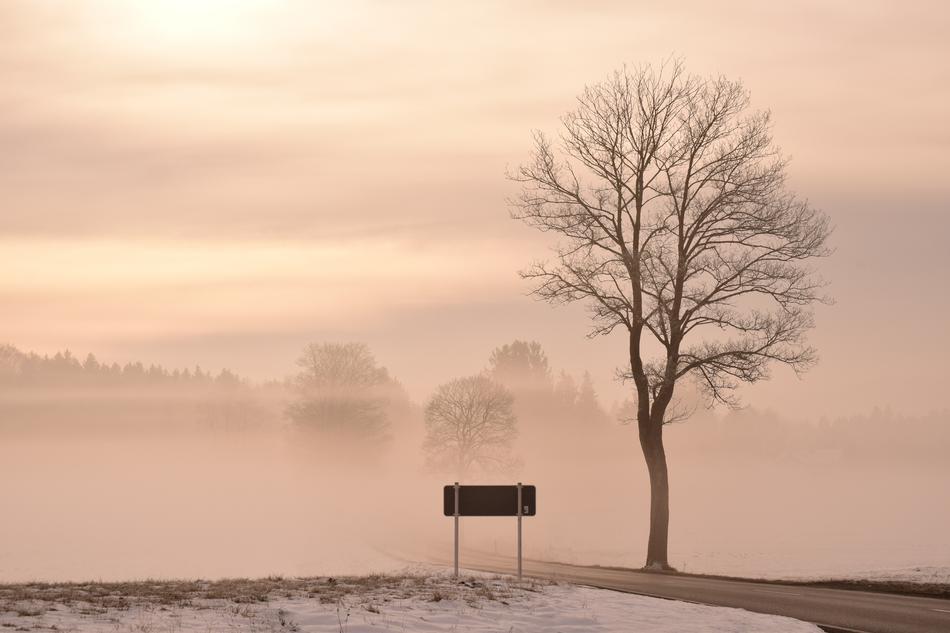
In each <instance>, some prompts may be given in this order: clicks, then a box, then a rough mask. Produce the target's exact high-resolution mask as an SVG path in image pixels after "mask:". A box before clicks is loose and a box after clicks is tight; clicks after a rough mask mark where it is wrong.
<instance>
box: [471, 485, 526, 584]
mask: <svg viewBox="0 0 950 633" xmlns="http://www.w3.org/2000/svg"><path fill="white" fill-rule="evenodd" d="M455 494H456V495H458V493H457V492H456V493H455ZM456 498H457V497H456ZM523 509H524V506H523V505H522V503H521V482H520V481H519V482H518V582H521V515H522V510H523ZM457 520H458V519H456V521H457Z"/></svg>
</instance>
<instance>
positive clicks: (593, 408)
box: [577, 371, 604, 422]
mask: <svg viewBox="0 0 950 633" xmlns="http://www.w3.org/2000/svg"><path fill="white" fill-rule="evenodd" d="M577 408H578V410H579V412H580V414H581V415H582V416H584V417H585V418H586V421H587V422H598V421H600V419H602V418H603V417H604V410H603V409H602V408H601V406H600V401H599V400H598V399H597V392H596V391H595V390H594V381H593V380H592V379H591V377H590V372H588V371H585V372H584V376H583V377H582V378H581V386H580V388H579V389H578V390H577Z"/></svg>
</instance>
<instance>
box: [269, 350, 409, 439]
mask: <svg viewBox="0 0 950 633" xmlns="http://www.w3.org/2000/svg"><path fill="white" fill-rule="evenodd" d="M297 365H298V366H299V367H300V372H299V373H298V374H297V376H296V377H295V378H294V381H293V388H294V390H295V392H296V394H297V400H296V402H294V403H292V404H291V405H290V406H289V407H288V408H287V416H288V417H289V418H290V419H291V420H293V422H294V423H295V424H297V425H298V426H299V427H300V428H302V429H307V430H312V431H317V432H320V433H322V434H324V435H326V436H327V437H335V438H341V439H348V440H354V441H356V440H359V441H362V442H368V443H380V442H382V441H384V440H385V439H387V431H388V428H389V420H388V417H387V404H388V403H389V401H390V400H391V399H392V397H393V396H394V394H395V392H396V391H398V386H397V385H396V383H395V381H393V380H392V379H391V378H390V376H389V372H387V371H386V368H385V367H380V366H379V365H377V364H376V359H375V358H374V357H373V354H372V353H371V352H370V350H369V348H368V347H367V346H366V345H364V344H363V343H344V344H338V343H312V344H310V345H308V346H307V347H305V348H304V351H303V353H302V354H301V356H300V358H298V359H297Z"/></svg>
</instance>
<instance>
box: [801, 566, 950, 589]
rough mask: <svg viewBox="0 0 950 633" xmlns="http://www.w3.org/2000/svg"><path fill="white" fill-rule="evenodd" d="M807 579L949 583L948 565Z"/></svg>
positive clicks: (810, 578) (923, 583)
mask: <svg viewBox="0 0 950 633" xmlns="http://www.w3.org/2000/svg"><path fill="white" fill-rule="evenodd" d="M799 579H802V578H799ZM804 579H807V580H871V581H878V582H906V583H910V584H919V585H950V567H939V566H927V565H922V566H918V567H904V568H900V569H876V570H871V571H858V572H851V573H849V574H829V575H827V576H814V575H812V576H806V577H804Z"/></svg>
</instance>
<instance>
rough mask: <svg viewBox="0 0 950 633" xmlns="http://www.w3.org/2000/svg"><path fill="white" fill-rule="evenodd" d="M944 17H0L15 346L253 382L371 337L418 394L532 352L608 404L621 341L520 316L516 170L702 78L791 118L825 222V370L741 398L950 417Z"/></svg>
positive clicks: (819, 12) (532, 5)
mask: <svg viewBox="0 0 950 633" xmlns="http://www.w3.org/2000/svg"><path fill="white" fill-rule="evenodd" d="M948 30H950V20H948V11H947V9H946V8H945V7H944V6H943V4H942V3H936V2H934V3H915V2H893V3H890V2H886V3H882V2H862V3H854V2H837V3H834V2H808V3H763V2H734V3H730V2H719V3H707V2H696V3H691V2H686V3H663V2H657V3H633V2H602V3H597V2H583V3H580V2H578V3H567V2H547V3H545V2H517V3H515V2H484V1H482V2H471V3H454V2H453V3H448V2H342V1H341V2H329V1H318V0H310V1H304V0H284V1H281V0H204V1H198V0H162V1H161V2H158V1H155V0H137V1H136V0H111V1H109V0H101V1H88V2H82V1H77V0H71V1H65V0H64V1H62V2H50V1H43V0H22V1H21V0H3V2H0V77H2V81H0V114H2V115H0V147H2V150H3V151H2V152H0V270H2V271H3V272H2V275H0V341H2V340H6V341H8V342H10V343H13V344H15V345H17V346H19V347H20V348H22V349H34V350H37V351H40V352H52V351H55V350H56V349H60V348H64V347H69V348H70V349H72V350H73V351H74V352H76V353H80V354H85V353H86V352H89V351H93V352H95V353H96V354H97V355H98V356H99V357H100V358H101V359H104V360H108V361H112V360H118V361H120V362H124V361H126V360H132V359H141V360H143V361H145V362H161V363H164V364H166V365H173V366H183V365H193V364H194V363H201V364H202V366H204V367H207V368H213V369H216V368H220V367H222V366H227V367H230V368H233V369H235V370H237V371H239V372H241V373H243V374H246V375H250V376H252V377H255V378H264V377H279V376H282V375H284V374H287V373H289V372H290V371H292V369H293V359H294V357H295V355H296V353H297V351H298V350H299V349H300V348H301V347H302V346H303V345H304V344H305V343H307V342H308V341H311V340H323V339H331V340H351V339H361V340H365V341H367V342H368V343H369V344H370V345H371V346H372V347H373V349H374V350H375V351H376V353H377V356H378V357H379V359H380V361H381V362H382V363H384V364H385V365H387V366H389V368H390V369H391V370H392V371H393V373H394V374H395V375H396V376H398V377H399V378H401V379H402V380H403V382H404V383H405V384H406V385H407V387H408V388H409V389H410V392H411V393H412V395H413V396H414V397H416V398H418V399H421V398H423V397H425V396H426V395H427V393H428V392H429V391H430V390H431V389H432V388H433V387H434V386H435V384H436V383H437V382H439V381H441V380H444V379H448V378H451V377H454V376H457V375H460V374H467V373H471V372H474V371H477V370H478V369H480V368H481V367H482V366H483V365H484V364H485V360H486V358H487V355H488V352H489V351H490V350H491V348H492V347H494V346H496V345H498V344H501V343H503V342H506V341H508V340H511V339H513V338H527V339H537V340H538V341H540V342H541V343H542V344H543V345H544V347H545V348H546V349H547V350H548V352H549V355H550V356H551V359H552V362H553V364H554V365H556V366H557V367H564V368H566V369H568V370H571V371H579V370H581V369H582V368H589V369H590V370H591V372H592V373H593V374H594V376H595V378H596V380H597V382H598V385H599V386H600V388H601V391H602V392H603V393H604V394H605V399H606V400H608V401H610V400H612V399H613V398H615V397H617V396H618V395H619V394H620V391H619V386H618V385H616V384H615V383H613V382H612V375H613V371H614V368H615V367H616V366H618V365H620V364H622V362H623V341H622V340H617V339H614V340H598V341H588V340H586V339H585V338H584V333H585V331H586V318H585V316H584V313H583V311H582V310H579V309H555V308H550V307H548V306H546V305H544V304H538V303H536V302H534V301H533V300H532V299H530V298H528V297H526V296H525V292H526V291H527V286H526V285H525V284H524V283H522V282H521V281H520V280H519V279H518V277H517V275H516V271H517V270H518V269H519V268H522V267H524V266H525V265H526V264H527V263H529V262H530V260H531V259H532V258H535V257H539V256H542V255H543V253H544V248H545V246H546V242H545V238H544V237H543V236H542V235H540V234H536V233H535V232H533V231H531V230H529V229H527V228H525V227H522V226H519V225H518V224H517V223H516V222H514V221H513V220H510V219H509V218H508V212H507V208H506V206H505V198H506V196H509V195H511V194H513V193H514V189H513V187H512V185H511V184H509V183H508V182H506V181H505V179H504V172H505V168H506V166H512V165H515V164H517V163H518V162H520V161H522V160H524V159H525V158H526V156H527V152H528V149H529V146H530V130H531V129H533V128H541V129H545V130H548V131H552V132H553V131H555V130H556V129H557V123H558V116H559V115H561V114H562V113H564V112H565V111H567V110H569V109H570V108H571V107H572V100H573V98H574V96H575V95H576V94H577V93H578V92H579V91H580V90H581V89H582V87H583V86H584V84H585V83H592V82H595V81H598V80H600V79H601V78H603V77H604V76H605V75H606V74H607V73H609V72H610V71H611V70H613V69H615V68H617V67H618V66H620V65H621V64H623V63H631V64H636V63H641V62H657V61H660V60H662V59H664V58H667V57H669V56H670V55H677V56H682V57H684V58H685V60H686V63H687V65H688V67H689V69H690V70H692V71H694V72H697V73H702V74H710V73H716V74H718V73H721V74H724V75H727V76H729V77H732V78H740V79H742V80H743V81H744V82H745V83H746V85H747V86H748V88H749V89H750V90H751V91H752V95H753V100H754V102H755V104H756V105H757V106H758V107H768V108H771V109H772V111H773V113H774V117H775V121H776V126H775V136H776V139H777V141H778V143H779V144H780V145H781V146H782V147H783V149H784V150H785V151H786V152H787V153H788V154H790V155H791V156H792V158H793V163H792V166H791V170H790V174H791V184H792V186H793V187H794V188H795V190H796V191H797V192H798V193H799V194H801V195H802V196H805V197H807V198H809V199H810V200H811V201H812V203H813V204H815V205H816V206H819V207H821V208H823V209H825V210H826V211H827V212H828V213H829V214H830V215H831V217H832V219H833V221H834V223H835V225H836V226H837V232H836V235H835V238H834V244H835V246H836V247H837V253H836V254H835V256H834V257H833V258H831V259H830V260H827V261H825V262H823V263H822V265H823V271H824V273H825V275H826V276H827V277H828V278H829V279H830V280H831V281H832V282H833V285H832V287H831V290H832V293H833V294H834V295H835V296H836V297H837V300H838V303H837V305H835V306H834V307H830V308H822V309H820V310H819V312H818V328H817V330H816V331H815V333H814V334H813V337H812V340H813V342H814V343H815V344H816V345H817V346H818V347H819V349H820V351H821V356H822V363H821V365H820V366H819V367H818V368H817V369H816V370H814V371H813V372H812V373H811V374H810V375H809V376H808V377H807V378H805V379H804V380H803V381H798V380H796V379H795V378H794V377H793V376H791V375H789V374H788V373H786V372H782V371H779V372H777V373H776V376H775V378H774V380H773V381H772V382H771V383H770V384H767V385H762V386H757V387H755V388H754V389H749V390H746V391H745V392H744V393H745V396H746V397H745V400H746V402H748V403H750V404H754V405H757V406H763V407H764V406H768V407H772V408H775V409H778V410H785V411H788V412H789V414H790V415H794V416H805V417H809V416H819V415H822V414H832V415H834V414H839V413H845V412H851V411H864V410H867V409H868V408H870V407H872V406H874V405H890V406H892V407H894V408H895V409H898V410H906V411H908V412H918V411H925V410H929V409H932V408H941V407H945V406H946V404H945V403H946V400H945V398H944V397H943V394H942V392H943V388H944V386H943V383H944V378H943V374H944V372H943V368H942V363H943V360H944V359H945V358H947V357H948V356H950V334H948V328H947V327H946V316H945V315H946V311H947V309H948V307H950V306H948V303H950V298H948V293H947V286H948V284H947V281H948V278H950V275H948V272H950V270H948V268H950V264H948V261H950V260H948V258H947V255H946V236H947V234H948V229H950V215H948V214H947V211H950V209H947V206H948V201H950V179H948V178H947V176H946V174H947V172H948V168H950V123H948V117H947V113H948V112H950V62H948V61H947V60H950V44H948V43H947V38H946V34H947V32H948Z"/></svg>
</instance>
